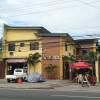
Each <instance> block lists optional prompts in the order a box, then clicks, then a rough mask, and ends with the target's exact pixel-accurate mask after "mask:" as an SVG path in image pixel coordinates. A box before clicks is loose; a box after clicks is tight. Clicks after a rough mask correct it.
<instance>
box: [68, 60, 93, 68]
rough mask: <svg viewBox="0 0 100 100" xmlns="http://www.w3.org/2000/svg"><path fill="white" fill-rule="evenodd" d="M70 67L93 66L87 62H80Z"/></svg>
mask: <svg viewBox="0 0 100 100" xmlns="http://www.w3.org/2000/svg"><path fill="white" fill-rule="evenodd" d="M69 66H70V68H90V67H91V66H92V65H91V64H89V63H87V62H83V61H79V62H76V63H73V64H70V65H69Z"/></svg>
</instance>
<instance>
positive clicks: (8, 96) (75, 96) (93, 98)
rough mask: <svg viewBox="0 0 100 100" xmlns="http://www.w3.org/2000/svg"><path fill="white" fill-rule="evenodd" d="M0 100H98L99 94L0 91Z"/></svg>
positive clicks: (99, 98) (99, 99)
mask: <svg viewBox="0 0 100 100" xmlns="http://www.w3.org/2000/svg"><path fill="white" fill-rule="evenodd" d="M0 100H100V93H93V92H81V91H77V92H75V91H74V92H68V91H67V92H62V91H51V90H11V89H0Z"/></svg>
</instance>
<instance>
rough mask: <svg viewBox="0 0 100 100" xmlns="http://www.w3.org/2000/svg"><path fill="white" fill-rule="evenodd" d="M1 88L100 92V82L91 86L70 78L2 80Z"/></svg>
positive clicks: (0, 81)
mask: <svg viewBox="0 0 100 100" xmlns="http://www.w3.org/2000/svg"><path fill="white" fill-rule="evenodd" d="M0 88H10V89H50V90H53V91H72V92H79V91H82V92H100V84H99V85H96V86H90V87H82V86H81V85H80V84H76V83H72V82H70V81H68V80H47V81H46V82H42V83H28V82H23V83H22V84H19V83H7V82H6V80H0Z"/></svg>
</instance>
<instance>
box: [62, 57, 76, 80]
mask: <svg viewBox="0 0 100 100" xmlns="http://www.w3.org/2000/svg"><path fill="white" fill-rule="evenodd" d="M75 61H76V57H75V56H74V55H70V56H63V66H64V70H67V69H66V66H69V64H72V63H74V62H75ZM65 72H66V71H64V73H65ZM65 74H66V73H65ZM69 78H70V80H72V72H71V68H69Z"/></svg>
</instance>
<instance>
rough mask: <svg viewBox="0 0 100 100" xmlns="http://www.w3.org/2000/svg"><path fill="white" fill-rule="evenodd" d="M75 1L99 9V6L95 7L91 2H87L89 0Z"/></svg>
mask: <svg viewBox="0 0 100 100" xmlns="http://www.w3.org/2000/svg"><path fill="white" fill-rule="evenodd" d="M77 2H80V3H83V4H85V5H88V6H90V7H93V8H95V9H99V10H100V8H99V7H97V6H95V5H92V4H91V3H89V2H85V1H82V0H77Z"/></svg>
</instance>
